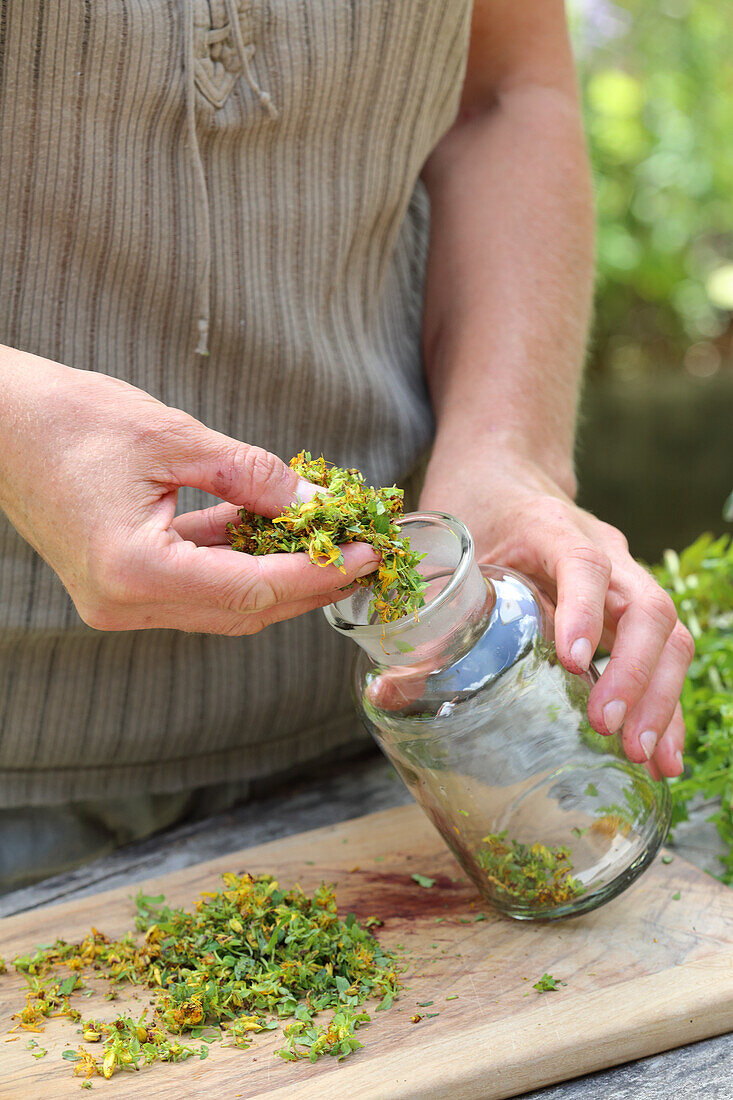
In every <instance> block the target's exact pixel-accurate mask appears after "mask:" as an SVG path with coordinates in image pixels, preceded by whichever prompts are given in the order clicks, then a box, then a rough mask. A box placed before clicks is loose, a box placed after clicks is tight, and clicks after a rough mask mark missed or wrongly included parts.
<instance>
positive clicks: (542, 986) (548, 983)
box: [532, 974, 567, 993]
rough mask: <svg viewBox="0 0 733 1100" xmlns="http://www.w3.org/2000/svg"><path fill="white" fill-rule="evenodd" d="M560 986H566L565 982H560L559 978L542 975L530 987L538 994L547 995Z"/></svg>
mask: <svg viewBox="0 0 733 1100" xmlns="http://www.w3.org/2000/svg"><path fill="white" fill-rule="evenodd" d="M561 985H567V982H563V981H561V980H560V979H559V978H553V976H552V974H543V975H542V977H541V978H539V979H538V981H536V982H535V983H534V985H533V986H532V988H533V989H536V990H537V992H538V993H549V992H550V991H551V990H553V989H559V988H560V986H561Z"/></svg>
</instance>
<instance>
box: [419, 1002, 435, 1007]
mask: <svg viewBox="0 0 733 1100" xmlns="http://www.w3.org/2000/svg"><path fill="white" fill-rule="evenodd" d="M415 1004H416V1005H417V1006H418V1008H430V1006H431V1005H434V1004H435V1001H415Z"/></svg>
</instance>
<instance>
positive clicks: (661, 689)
mask: <svg viewBox="0 0 733 1100" xmlns="http://www.w3.org/2000/svg"><path fill="white" fill-rule="evenodd" d="M694 651H695V647H694V643H693V641H692V636H691V635H690V633H689V631H688V630H686V628H685V627H684V626H683V625H682V623H677V625H676V626H675V628H674V630H673V631H672V633H671V634H670V636H669V639H668V641H667V644H666V645H665V647H664V649H663V650H662V655H661V657H660V658H659V662H658V664H657V667H656V668H655V669H654V673H653V674H652V677H651V679H650V681H649V687H648V688H647V690H646V692H645V693H644V695H643V696H642V699H641V701H640V702H639V704H638V706H636V707H635V708H634V710H633V711H632V712H631V714H630V716H629V717H628V718H627V720H626V724H625V725H624V729H623V746H624V751H625V752H626V755H627V756H628V758H629V760H633V761H635V762H636V763H641V761H643V760H650V759H651V758H652V757H653V756H656V748H657V744H658V742H659V741H661V739H662V735H663V734H664V733H665V731H666V730H667V729H668V727H669V725H670V723H671V722H672V719H673V717H674V714H675V709H676V708H677V706H678V705H679V698H680V693H681V691H682V685H683V684H684V682H685V676H686V675H687V670H688V668H689V667H690V662H691V660H692V657H693V654H694ZM683 729H684V726H683ZM679 747H680V746H677V748H679ZM663 755H664V758H665V760H666V753H665V754H663ZM657 762H658V763H660V761H657ZM666 762H667V763H668V764H669V763H670V760H667V761H666ZM665 774H667V773H666V772H665ZM672 774H675V775H676V774H677V765H676V764H675V771H674V772H673V773H672Z"/></svg>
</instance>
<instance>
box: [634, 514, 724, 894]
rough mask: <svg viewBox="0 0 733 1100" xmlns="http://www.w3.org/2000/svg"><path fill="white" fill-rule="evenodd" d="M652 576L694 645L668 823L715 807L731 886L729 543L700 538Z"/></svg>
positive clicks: (671, 554) (667, 557) (669, 556)
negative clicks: (693, 808) (680, 765)
mask: <svg viewBox="0 0 733 1100" xmlns="http://www.w3.org/2000/svg"><path fill="white" fill-rule="evenodd" d="M653 572H654V575H655V577H656V578H657V580H658V581H659V583H660V584H661V585H663V587H664V588H666V589H667V591H668V592H669V594H670V595H671V597H672V599H673V600H674V602H675V605H676V607H677V613H678V615H679V617H680V619H681V620H682V622H683V623H684V624H685V626H686V627H687V629H688V630H689V631H690V633H691V634H692V636H693V638H694V639H695V657H694V659H693V662H692V665H691V666H690V671H689V673H688V675H687V679H686V680H685V685H684V687H683V689H682V700H681V702H682V710H683V713H684V716H685V726H686V729H687V739H686V744H685V771H684V773H683V775H682V776H681V777H680V778H679V779H673V780H672V781H671V783H670V786H671V790H672V795H673V798H674V815H673V818H672V824H673V826H674V825H675V824H678V823H679V822H680V821H687V820H688V816H689V807H690V804H691V803H693V802H694V803H695V804H697V803H698V802H699V801H700V800H703V801H710V800H716V808H715V810H714V812H713V813H712V815H711V820H712V821H714V822H715V824H716V826H717V829H718V832H719V833H720V836H721V838H722V840H723V843H724V844H725V846H726V852H725V854H724V855H723V856H721V857H720V858H721V861H722V863H723V866H724V870H723V873H722V874H721V875H720V878H721V880H722V881H723V882H726V883H728V885H733V539H731V538H730V536H729V535H724V536H723V537H722V538H718V539H715V538H713V536H712V535H709V534H706V535H702V536H701V537H700V538H699V539H697V540H696V541H695V542H694V543H693V544H692V545H691V546H688V547H687V549H686V550H683V551H682V553H681V554H679V555H678V554H676V553H675V552H674V551H672V550H667V551H666V552H665V554H664V559H663V562H662V564H661V565H657V566H655V567H654V569H653ZM718 799H719V800H720V803H719V805H717V800H718Z"/></svg>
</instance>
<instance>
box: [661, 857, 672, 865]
mask: <svg viewBox="0 0 733 1100" xmlns="http://www.w3.org/2000/svg"><path fill="white" fill-rule="evenodd" d="M673 859H674V856H662V863H671V862H672V860H673Z"/></svg>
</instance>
